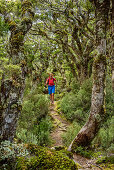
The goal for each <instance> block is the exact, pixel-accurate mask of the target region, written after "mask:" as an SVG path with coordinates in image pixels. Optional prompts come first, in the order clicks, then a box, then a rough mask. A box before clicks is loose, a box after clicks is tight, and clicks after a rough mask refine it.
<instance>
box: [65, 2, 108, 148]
mask: <svg viewBox="0 0 114 170" xmlns="http://www.w3.org/2000/svg"><path fill="white" fill-rule="evenodd" d="M94 3H95V8H96V49H97V51H98V54H97V55H96V56H95V58H94V63H93V88H92V98H91V109H90V116H89V119H88V121H87V122H86V124H85V125H84V126H83V127H82V129H81V130H80V131H79V133H78V135H77V136H76V137H75V139H74V140H73V141H72V143H71V145H70V146H69V148H68V150H69V151H74V150H75V149H76V147H77V146H88V145H89V144H90V143H91V141H92V140H93V139H94V138H95V136H96V134H97V132H98V131H99V129H100V126H101V124H102V122H103V120H104V119H105V77H106V28H107V25H108V24H107V23H108V13H109V8H110V0H104V1H102V2H101V1H100V0H97V1H94Z"/></svg>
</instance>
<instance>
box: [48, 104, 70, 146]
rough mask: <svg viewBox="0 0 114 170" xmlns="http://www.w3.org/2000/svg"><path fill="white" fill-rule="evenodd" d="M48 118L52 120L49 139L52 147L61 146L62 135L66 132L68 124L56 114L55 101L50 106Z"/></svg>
mask: <svg viewBox="0 0 114 170" xmlns="http://www.w3.org/2000/svg"><path fill="white" fill-rule="evenodd" d="M50 116H51V117H52V119H53V125H54V128H53V132H52V133H51V138H52V140H53V147H54V146H60V145H61V146H63V142H62V137H61V135H62V133H63V132H65V131H66V129H67V127H68V126H69V123H68V122H67V121H66V120H65V119H64V118H62V117H61V116H60V115H59V114H58V112H57V102H56V101H55V103H54V105H51V106H50Z"/></svg>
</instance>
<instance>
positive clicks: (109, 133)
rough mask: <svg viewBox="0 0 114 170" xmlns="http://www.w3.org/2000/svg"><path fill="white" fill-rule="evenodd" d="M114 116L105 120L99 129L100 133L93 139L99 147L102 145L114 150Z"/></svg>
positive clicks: (104, 147)
mask: <svg viewBox="0 0 114 170" xmlns="http://www.w3.org/2000/svg"><path fill="white" fill-rule="evenodd" d="M113 132H114V116H113V117H112V118H111V120H108V121H107V122H105V124H104V125H103V127H102V128H101V129H100V130H99V133H98V135H97V136H96V138H95V139H94V141H93V144H97V145H98V146H99V147H102V148H103V149H107V148H109V149H108V150H109V151H112V152H114V146H113V145H111V143H113V140H114V133H113Z"/></svg>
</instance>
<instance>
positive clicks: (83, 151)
mask: <svg viewBox="0 0 114 170" xmlns="http://www.w3.org/2000/svg"><path fill="white" fill-rule="evenodd" d="M74 152H75V153H77V154H80V155H82V156H84V157H86V158H91V156H92V154H93V152H92V151H90V150H87V148H83V147H81V146H79V147H77V148H76V149H75V150H74Z"/></svg>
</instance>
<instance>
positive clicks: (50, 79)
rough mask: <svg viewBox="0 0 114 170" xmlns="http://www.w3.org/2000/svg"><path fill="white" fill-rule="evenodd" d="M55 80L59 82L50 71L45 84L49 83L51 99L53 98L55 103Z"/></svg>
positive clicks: (52, 100)
mask: <svg viewBox="0 0 114 170" xmlns="http://www.w3.org/2000/svg"><path fill="white" fill-rule="evenodd" d="M54 82H56V83H57V81H56V79H55V78H53V74H52V73H49V77H48V79H47V80H46V84H45V86H46V85H47V84H48V93H49V95H50V100H51V103H52V104H54V93H55V84H54Z"/></svg>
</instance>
